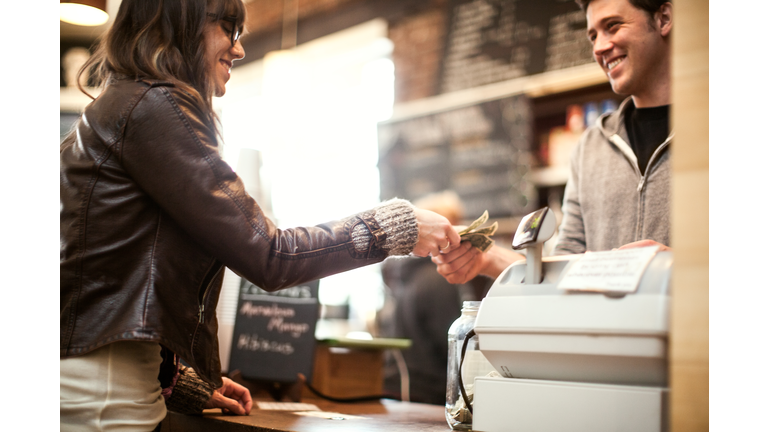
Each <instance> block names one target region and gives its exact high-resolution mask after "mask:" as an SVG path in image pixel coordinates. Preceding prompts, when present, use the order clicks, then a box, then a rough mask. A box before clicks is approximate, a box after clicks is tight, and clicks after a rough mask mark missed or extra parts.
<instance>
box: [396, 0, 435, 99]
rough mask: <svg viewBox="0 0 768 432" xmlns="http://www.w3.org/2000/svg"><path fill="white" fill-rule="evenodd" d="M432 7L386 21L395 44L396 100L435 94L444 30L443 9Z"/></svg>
mask: <svg viewBox="0 0 768 432" xmlns="http://www.w3.org/2000/svg"><path fill="white" fill-rule="evenodd" d="M435 3H437V4H436V5H435V7H434V8H432V9H431V10H427V11H424V12H421V13H419V14H417V15H413V16H408V17H406V18H404V19H402V20H399V21H398V22H390V23H389V38H390V39H391V40H392V42H393V44H394V49H393V51H392V61H393V63H394V64H395V101H396V102H405V101H409V100H414V99H421V98H424V97H428V96H433V95H435V93H436V91H437V88H438V85H437V83H438V79H439V74H440V60H441V58H442V55H443V47H444V39H445V33H446V27H447V26H446V23H445V21H446V16H447V13H446V10H445V8H442V7H440V6H441V5H440V4H439V3H444V2H442V1H441V2H435Z"/></svg>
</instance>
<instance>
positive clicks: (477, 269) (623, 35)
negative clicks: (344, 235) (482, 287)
mask: <svg viewBox="0 0 768 432" xmlns="http://www.w3.org/2000/svg"><path fill="white" fill-rule="evenodd" d="M576 3H577V4H578V5H579V6H580V7H581V9H582V10H583V11H584V12H585V13H586V17H587V35H586V36H587V37H588V38H589V40H590V42H591V43H592V55H593V57H594V59H595V61H596V62H597V64H598V65H599V66H600V67H601V68H602V69H603V71H604V72H605V74H606V76H607V77H608V80H609V82H610V84H611V87H612V88H613V91H614V92H616V93H617V94H619V95H624V96H627V98H626V99H625V100H624V102H622V104H621V105H620V107H619V109H618V110H617V111H615V112H613V113H610V114H606V115H603V116H602V117H600V119H599V120H598V122H597V124H596V125H595V126H594V127H591V128H589V129H588V130H587V131H586V132H584V134H583V136H582V137H581V139H580V141H579V144H578V146H577V148H576V149H575V151H574V153H573V154H572V156H571V166H570V169H571V172H570V175H569V178H568V183H567V185H566V188H565V196H564V202H563V221H562V223H561V225H560V232H559V234H558V238H557V243H556V245H555V252H554V253H555V254H558V255H562V254H578V253H584V252H586V251H600V250H610V249H614V248H627V247H640V246H649V245H658V246H659V247H660V248H661V249H669V244H670V238H669V228H670V219H669V207H670V169H671V167H670V160H669V158H670V152H669V146H670V143H671V139H672V134H671V133H670V131H669V103H670V95H671V92H670V82H671V75H670V55H671V32H672V4H671V3H670V2H669V1H666V0H576ZM522 258H523V256H522V255H519V254H517V253H515V252H513V251H512V250H509V249H505V248H502V247H498V246H493V247H492V248H491V249H490V250H489V251H488V252H486V253H481V252H479V251H478V250H477V249H475V248H472V247H471V246H470V245H469V244H468V243H466V244H462V246H461V247H459V248H457V249H455V250H453V251H452V252H450V253H447V254H441V255H440V256H437V257H434V258H432V261H433V262H434V263H435V264H437V268H438V272H439V273H440V274H442V275H443V276H444V277H445V278H446V279H447V280H448V281H449V282H451V283H463V282H466V281H467V280H470V279H472V278H474V277H475V276H476V275H478V274H484V275H486V276H490V277H493V278H496V277H498V275H499V274H500V273H501V272H502V271H503V270H504V269H505V268H507V267H508V266H509V265H510V264H511V263H512V262H514V261H516V260H518V259H522Z"/></svg>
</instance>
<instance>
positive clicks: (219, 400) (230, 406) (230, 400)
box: [205, 377, 253, 415]
mask: <svg viewBox="0 0 768 432" xmlns="http://www.w3.org/2000/svg"><path fill="white" fill-rule="evenodd" d="M221 380H222V381H224V385H223V386H221V388H217V389H216V390H214V391H213V395H212V396H211V398H210V399H209V400H208V402H206V404H205V408H221V412H223V413H224V414H237V415H248V414H250V412H251V408H252V407H253V401H252V400H251V392H250V391H248V389H247V388H245V387H243V386H241V385H240V384H238V383H236V382H234V381H232V380H231V379H229V378H226V377H224V378H222V379H221Z"/></svg>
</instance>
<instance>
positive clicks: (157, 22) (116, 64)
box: [78, 0, 245, 119]
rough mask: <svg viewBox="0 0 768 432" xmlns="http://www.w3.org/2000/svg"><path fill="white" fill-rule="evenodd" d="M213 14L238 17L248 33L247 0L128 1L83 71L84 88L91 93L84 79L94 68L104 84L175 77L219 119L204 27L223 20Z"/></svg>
mask: <svg viewBox="0 0 768 432" xmlns="http://www.w3.org/2000/svg"><path fill="white" fill-rule="evenodd" d="M209 13H212V14H215V15H216V16H217V17H219V18H223V17H233V18H235V19H236V25H237V27H238V28H239V29H240V30H241V31H242V28H243V24H244V22H245V8H244V6H243V3H242V0H123V1H122V2H121V4H120V9H119V11H118V12H117V16H116V17H115V22H114V23H113V24H112V27H111V28H110V29H109V30H108V31H107V33H106V35H105V36H104V38H103V39H102V40H101V42H100V43H99V44H98V46H97V48H96V50H95V52H94V55H93V56H91V59H90V60H89V61H88V62H87V63H86V64H85V65H84V66H83V67H82V68H81V69H80V72H79V73H78V87H79V88H80V90H81V91H82V92H83V93H85V94H88V93H87V92H86V91H85V90H84V89H83V88H82V87H81V86H80V84H79V77H80V75H82V74H83V73H87V72H89V71H91V70H93V69H95V77H94V78H95V82H96V85H99V86H104V85H108V84H109V83H110V82H111V81H112V80H114V79H117V78H134V79H135V78H150V79H159V80H163V81H170V82H172V83H174V84H175V85H176V86H178V87H180V88H182V89H183V90H185V91H187V92H188V93H189V94H191V95H192V96H193V97H195V98H196V99H198V101H199V102H200V103H201V104H202V106H203V107H205V108H207V111H208V112H209V113H210V115H211V119H213V118H215V115H214V114H213V107H212V99H213V92H214V85H213V83H212V80H211V77H210V76H209V74H208V70H207V65H206V62H205V33H204V30H205V26H206V24H207V23H209V22H211V21H212V20H215V19H217V18H211V17H210V16H208V14H209ZM88 96H90V95H88ZM91 98H93V97H92V96H91Z"/></svg>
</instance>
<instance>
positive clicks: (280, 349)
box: [237, 334, 294, 355]
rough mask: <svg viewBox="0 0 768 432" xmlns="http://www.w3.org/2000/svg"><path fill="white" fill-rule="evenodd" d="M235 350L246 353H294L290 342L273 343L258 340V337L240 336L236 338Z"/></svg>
mask: <svg viewBox="0 0 768 432" xmlns="http://www.w3.org/2000/svg"><path fill="white" fill-rule="evenodd" d="M237 349H239V350H246V351H263V352H275V353H279V354H284V355H291V354H293V352H294V348H293V345H292V344H291V343H290V342H275V341H270V340H268V339H259V335H256V334H253V335H247V334H241V335H240V336H238V338H237Z"/></svg>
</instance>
